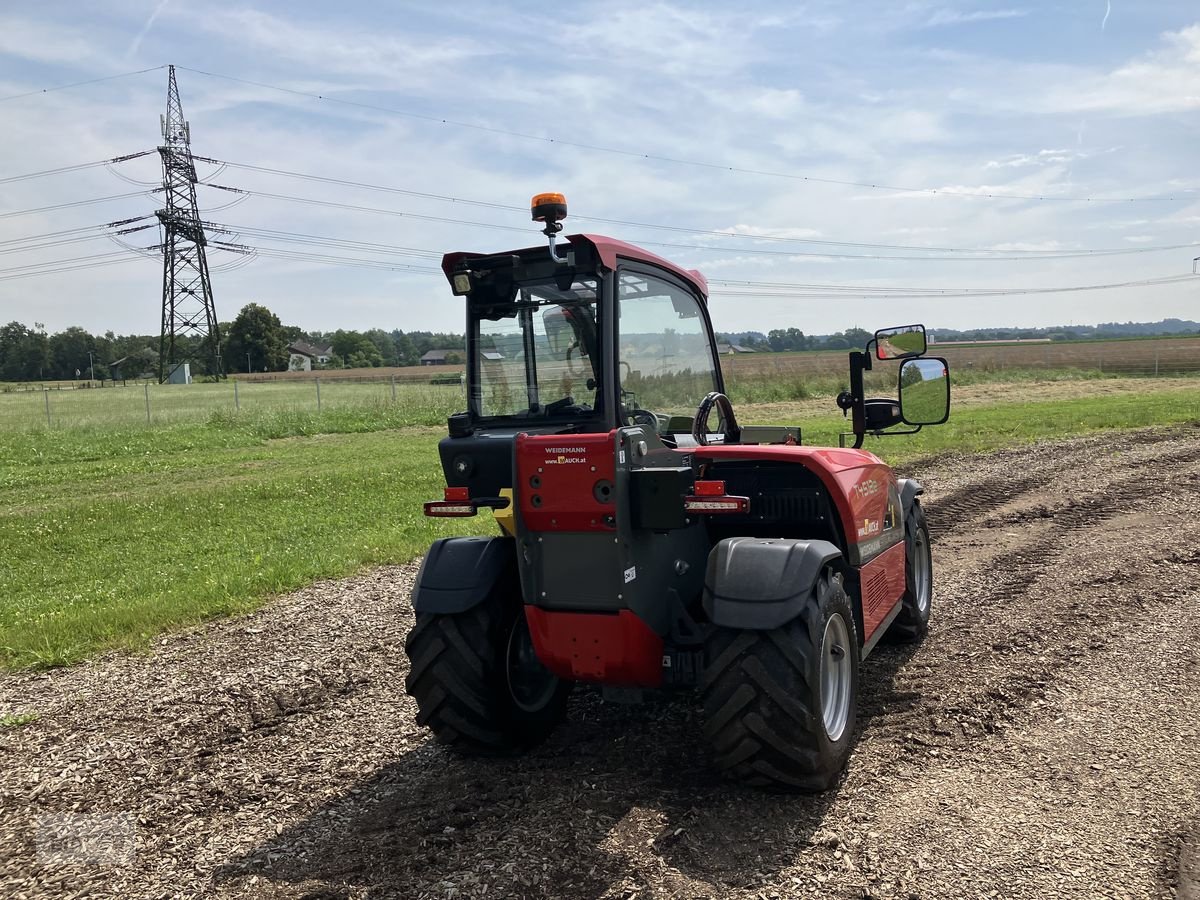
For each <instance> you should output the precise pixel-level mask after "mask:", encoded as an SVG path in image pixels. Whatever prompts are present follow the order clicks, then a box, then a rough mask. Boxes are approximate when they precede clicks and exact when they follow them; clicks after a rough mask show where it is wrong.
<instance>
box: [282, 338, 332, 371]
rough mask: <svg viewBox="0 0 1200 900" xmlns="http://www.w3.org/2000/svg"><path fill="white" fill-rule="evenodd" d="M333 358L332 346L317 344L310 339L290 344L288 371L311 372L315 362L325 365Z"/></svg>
mask: <svg viewBox="0 0 1200 900" xmlns="http://www.w3.org/2000/svg"><path fill="white" fill-rule="evenodd" d="M332 358H333V347H332V346H320V347H319V346H317V345H316V344H310V343H309V342H308V341H294V342H292V343H290V344H288V371H289V372H311V371H312V367H313V363H316V364H317V365H324V364H325V363H327V362H329V360H330V359H332Z"/></svg>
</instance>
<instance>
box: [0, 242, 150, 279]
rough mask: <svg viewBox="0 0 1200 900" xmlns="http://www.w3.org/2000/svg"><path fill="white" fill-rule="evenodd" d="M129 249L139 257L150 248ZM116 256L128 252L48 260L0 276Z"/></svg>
mask: <svg viewBox="0 0 1200 900" xmlns="http://www.w3.org/2000/svg"><path fill="white" fill-rule="evenodd" d="M131 249H134V250H136V251H138V253H139V255H140V254H141V251H142V250H149V249H150V248H148V247H135V248H131ZM117 256H129V252H128V251H127V250H116V251H111V250H110V251H109V252H107V253H93V254H91V255H90V256H75V257H70V258H68V259H55V260H49V261H47V262H41V263H27V264H26V265H23V266H12V267H10V268H7V269H0V275H9V274H12V273H14V272H21V271H25V270H30V269H43V268H47V267H51V266H60V265H66V264H68V263H81V262H90V261H95V260H103V259H112V258H114V257H117ZM131 258H132V257H131Z"/></svg>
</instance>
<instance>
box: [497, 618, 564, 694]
mask: <svg viewBox="0 0 1200 900" xmlns="http://www.w3.org/2000/svg"><path fill="white" fill-rule="evenodd" d="M506 656H507V662H508V665H507V666H506V669H507V672H508V693H509V696H510V697H512V700H513V703H514V704H516V706H517V708H518V709H521V710H524V711H525V712H529V713H535V712H538V711H540V710H542V709H543V708H545V706H546V704H547V703H549V702H550V700H551V699H552V698H553V697H554V692H555V691H556V690H557V689H558V678H557V677H556V676H555V675H554V674H553V673H551V672H550V670H549V669H547V668H546V667H545V666H543V665H542V662H541V660H539V659H538V658H537V651H535V650H534V649H533V640H532V638H530V636H529V625H528V624H527V623H526V621H525V616H524V615H523V614H522V615H518V616H517V618H516V621H514V622H513V627H512V630H511V631H510V632H509V633H508V650H507V653H506Z"/></svg>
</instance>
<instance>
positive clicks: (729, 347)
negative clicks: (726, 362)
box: [717, 341, 754, 356]
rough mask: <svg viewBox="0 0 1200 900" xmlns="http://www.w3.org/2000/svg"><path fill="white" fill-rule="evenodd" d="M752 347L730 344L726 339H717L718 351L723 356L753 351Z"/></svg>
mask: <svg viewBox="0 0 1200 900" xmlns="http://www.w3.org/2000/svg"><path fill="white" fill-rule="evenodd" d="M753 352H754V349H753V348H752V347H743V346H742V345H741V344H728V343H726V342H725V341H717V353H719V354H720V355H721V356H731V355H732V354H734V353H753Z"/></svg>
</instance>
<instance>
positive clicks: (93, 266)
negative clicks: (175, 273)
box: [0, 253, 138, 281]
mask: <svg viewBox="0 0 1200 900" xmlns="http://www.w3.org/2000/svg"><path fill="white" fill-rule="evenodd" d="M115 255H119V256H120V257H121V258H120V259H110V260H108V261H106V262H94V263H83V264H80V265H73V266H70V265H68V266H60V267H58V268H55V269H43V270H41V271H37V272H23V273H17V274H15V275H5V274H4V270H0V281H14V280H16V279H18V278H33V277H36V276H39V275H58V274H60V273H62V272H74V271H76V270H79V269H88V270H91V269H100V268H103V267H104V266H116V265H120V264H122V263H127V262H133V261H134V260H135V259H137V258H138V257H136V256H131V255H130V254H128V253H120V254H115Z"/></svg>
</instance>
